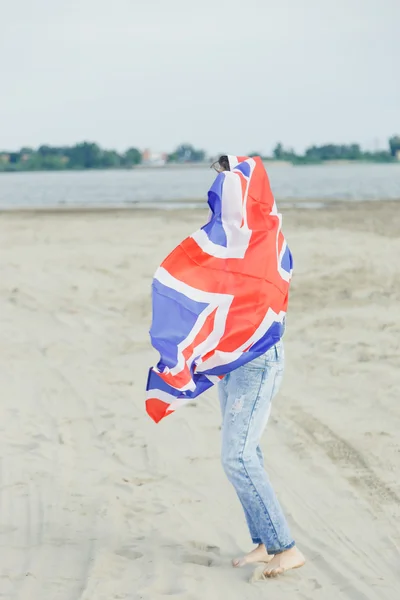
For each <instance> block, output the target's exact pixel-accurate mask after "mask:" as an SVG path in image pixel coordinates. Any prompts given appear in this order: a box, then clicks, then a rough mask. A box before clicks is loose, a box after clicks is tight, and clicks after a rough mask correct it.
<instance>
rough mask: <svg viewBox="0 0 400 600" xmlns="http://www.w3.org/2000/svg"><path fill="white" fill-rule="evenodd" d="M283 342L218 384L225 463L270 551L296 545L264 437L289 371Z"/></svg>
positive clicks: (253, 529)
mask: <svg viewBox="0 0 400 600" xmlns="http://www.w3.org/2000/svg"><path fill="white" fill-rule="evenodd" d="M284 360H285V355H284V348H283V342H282V341H280V342H278V343H277V344H276V345H275V346H273V347H272V348H271V349H270V350H268V351H267V352H266V353H265V354H264V355H263V356H260V357H258V358H256V359H255V360H252V361H251V362H249V363H247V364H246V365H244V366H242V367H239V368H238V369H236V371H232V373H229V374H228V375H226V376H225V377H224V379H223V380H222V381H221V382H220V383H219V397H220V403H221V410H222V417H223V420H222V464H223V467H224V470H225V473H226V474H227V476H228V479H229V481H230V482H231V483H232V485H233V486H234V488H235V490H236V493H237V495H238V497H239V500H240V502H241V504H242V506H243V509H244V513H245V516H246V521H247V525H248V528H249V530H250V535H251V538H252V540H253V542H254V544H261V543H262V544H265V547H266V548H267V551H268V554H278V553H280V552H283V551H284V550H288V549H289V548H292V547H293V546H294V541H293V538H292V536H291V534H290V531H289V526H288V524H287V522H286V519H285V517H284V515H283V512H282V508H281V506H280V504H279V502H278V499H277V497H276V495H275V492H274V490H273V488H272V485H271V482H270V480H269V478H268V475H267V473H266V471H265V469H264V461H263V455H262V452H261V449H260V445H259V444H260V439H261V435H262V433H263V431H264V429H265V427H266V425H267V422H268V418H269V415H270V412H271V402H272V398H273V397H274V396H275V394H276V393H277V392H278V390H279V387H280V384H281V381H282V377H283V370H284Z"/></svg>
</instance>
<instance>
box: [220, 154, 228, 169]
mask: <svg viewBox="0 0 400 600" xmlns="http://www.w3.org/2000/svg"><path fill="white" fill-rule="evenodd" d="M218 163H219V166H220V167H221V169H223V170H224V171H230V170H231V168H230V166H229V158H228V157H227V156H226V154H223V155H222V156H220V157H219V159H218Z"/></svg>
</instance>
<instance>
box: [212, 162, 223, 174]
mask: <svg viewBox="0 0 400 600" xmlns="http://www.w3.org/2000/svg"><path fill="white" fill-rule="evenodd" d="M210 169H214V171H216V172H217V173H223V172H224V171H225V169H223V168H222V167H221V165H220V164H219V161H218V160H216V161H215V162H213V164H212V165H211V166H210Z"/></svg>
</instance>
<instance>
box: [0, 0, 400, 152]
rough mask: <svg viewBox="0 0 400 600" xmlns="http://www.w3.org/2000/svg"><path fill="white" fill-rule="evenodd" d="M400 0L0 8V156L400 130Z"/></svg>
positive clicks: (88, 0) (231, 146)
mask: <svg viewBox="0 0 400 600" xmlns="http://www.w3.org/2000/svg"><path fill="white" fill-rule="evenodd" d="M399 30H400V0H241V1H238V0H231V1H226V0H200V1H194V0H68V1H66V0H0V149H9V150H12V149H16V148H19V147H21V146H34V147H35V146H38V145H40V144H43V143H47V144H54V145H57V144H58V145H63V144H74V143H75V142H77V141H82V140H91V141H96V142H98V143H100V145H102V146H104V147H109V148H116V149H118V150H123V149H125V148H127V147H128V146H137V147H139V148H146V147H150V148H152V149H153V150H167V151H169V150H172V149H173V148H174V147H175V146H176V145H177V144H179V143H180V142H183V141H186V140H187V141H189V142H191V143H193V144H194V145H196V146H197V147H202V148H204V149H206V150H207V151H209V152H211V153H214V152H220V151H221V152H222V151H224V152H229V153H232V154H243V153H247V152H250V151H261V152H269V151H271V149H272V147H273V146H274V144H276V142H277V141H282V142H283V143H284V144H285V145H288V146H292V147H294V148H295V149H296V150H299V151H300V150H303V149H304V147H305V146H308V145H310V144H320V143H324V142H337V143H339V142H345V143H346V142H353V141H355V142H360V143H361V144H362V145H363V146H364V147H369V148H372V147H374V144H378V145H379V146H383V145H385V144H386V140H387V138H388V137H389V136H390V135H392V134H393V133H396V132H397V133H400V35H399Z"/></svg>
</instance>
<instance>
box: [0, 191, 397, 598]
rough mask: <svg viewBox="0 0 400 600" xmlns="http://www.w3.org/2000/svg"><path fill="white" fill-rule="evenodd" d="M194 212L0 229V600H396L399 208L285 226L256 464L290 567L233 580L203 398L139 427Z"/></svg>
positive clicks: (212, 409) (211, 404) (209, 398)
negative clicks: (160, 277) (296, 551)
mask: <svg viewBox="0 0 400 600" xmlns="http://www.w3.org/2000/svg"><path fill="white" fill-rule="evenodd" d="M203 220H204V215H203V213H202V212H196V211H193V212H185V211H180V212H171V213H162V212H147V213H146V212H139V211H130V212H123V211H121V212H107V211H104V212H89V211H88V212H85V211H76V212H70V213H68V212H66V213H63V214H57V213H53V214H51V213H46V212H44V213H41V214H39V213H29V212H25V213H14V214H1V215H0V394H1V403H0V407H1V420H0V456H1V464H0V467H1V468H0V493H1V495H0V501H1V504H0V545H1V552H0V598H5V599H7V600H14V599H18V600H20V599H21V600H89V599H90V600H114V599H115V600H116V599H120V600H122V599H149V600H158V599H162V598H168V599H171V598H176V599H178V598H179V599H182V600H214V599H216V600H220V599H221V600H225V599H229V600H247V599H248V600H252V599H257V598H260V599H261V598H271V599H273V600H281V599H285V600H287V599H288V598H290V599H291V600H297V599H301V600H314V599H316V600H317V599H318V600H319V599H321V600H337V599H342V598H343V599H349V600H364V599H366V600H373V599H376V600H386V599H388V600H394V599H395V598H397V597H399V595H400V552H399V549H400V520H399V518H400V478H399V466H400V436H399V431H400V404H399V393H400V368H399V367H400V358H399V354H400V353H399V339H400V310H399V301H400V272H399V257H400V219H399V204H396V203H380V204H375V203H369V204H360V205H358V206H356V205H345V204H343V205H341V207H340V208H336V209H334V208H327V209H324V210H315V211H313V210H303V211H296V210H288V211H286V212H285V232H286V235H287V238H288V240H289V242H290V245H291V247H292V250H293V253H294V257H295V263H296V274H295V278H294V281H293V288H292V296H291V303H290V307H289V317H288V328H287V335H286V353H287V371H286V377H285V381H284V385H283V389H282V393H281V394H280V396H279V397H278V398H277V399H276V401H275V404H274V408H273V413H272V417H271V421H270V424H269V428H268V430H267V433H266V436H265V440H264V449H265V454H266V461H267V466H268V470H269V473H270V476H271V478H272V481H273V483H274V485H275V487H276V490H277V492H278V494H279V497H280V499H281V501H282V504H283V505H284V507H285V510H286V512H287V514H288V518H289V520H290V523H291V526H292V529H293V532H294V535H295V537H296V540H297V542H298V545H299V547H300V548H301V549H302V551H303V552H304V553H305V554H306V556H307V559H308V563H307V565H306V566H305V567H304V568H303V569H300V570H299V571H295V572H292V573H291V574H288V575H286V576H285V577H283V578H281V579H279V580H276V581H258V582H253V583H250V582H249V580H250V579H251V577H252V574H253V568H252V567H246V568H244V569H242V570H234V569H232V568H231V567H230V559H231V558H232V556H235V555H237V554H238V553H240V552H241V551H244V550H248V549H250V548H251V543H250V540H249V538H248V534H247V530H246V527H245V522H244V518H243V515H242V512H241V508H240V506H239V503H238V501H237V499H236V496H235V494H234V492H233V489H232V488H231V487H230V485H229V483H228V482H227V480H226V479H225V476H224V474H223V472H222V468H221V466H220V462H219V445H220V439H219V436H220V431H219V426H220V415H219V407H218V404H217V401H216V395H215V393H214V392H212V393H210V394H207V395H206V396H205V397H201V398H200V399H198V401H197V402H196V403H195V405H193V406H190V407H186V408H183V409H181V410H180V411H178V412H177V413H176V414H175V415H173V416H171V417H168V418H167V419H165V420H164V421H163V422H162V423H160V424H159V425H155V424H154V423H153V422H152V421H151V420H150V419H149V418H148V417H147V415H146V413H145V411H144V387H145V380H146V375H147V368H148V367H149V365H151V364H153V362H154V360H155V358H156V357H155V354H154V352H153V351H152V349H151V348H150V345H149V340H148V334H147V332H148V327H149V321H150V303H149V289H150V283H151V277H152V274H153V272H154V270H155V268H156V267H157V265H158V263H159V262H160V260H161V259H162V258H163V257H164V256H165V255H166V254H167V252H168V251H169V250H170V249H172V248H173V247H174V245H175V244H176V243H177V242H178V241H179V240H180V239H181V238H182V237H183V236H184V235H185V234H187V233H190V232H192V231H193V230H195V229H196V228H197V226H198V225H199V224H201V223H202V222H203Z"/></svg>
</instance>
